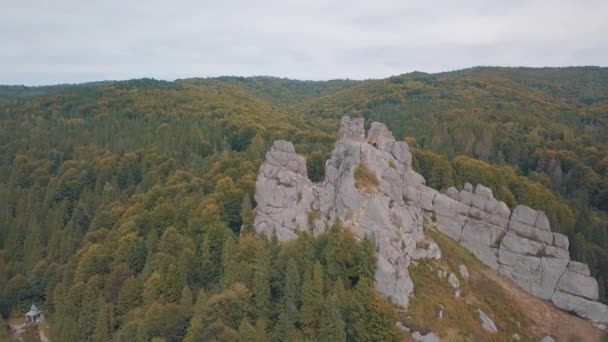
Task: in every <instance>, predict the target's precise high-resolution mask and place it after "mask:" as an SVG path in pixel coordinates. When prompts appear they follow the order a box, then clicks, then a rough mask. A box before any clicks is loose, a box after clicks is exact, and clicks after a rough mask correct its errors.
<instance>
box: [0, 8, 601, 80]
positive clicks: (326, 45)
mask: <svg viewBox="0 0 608 342" xmlns="http://www.w3.org/2000/svg"><path fill="white" fill-rule="evenodd" d="M2 7H3V8H2V11H1V12H0V42H1V43H2V51H1V52H0V83H1V84H16V83H24V84H49V83H63V82H84V81H94V80H101V79H128V78H134V77H156V78H161V79H170V80H172V79H175V78H183V77H194V76H217V75H243V76H251V75H274V76H281V77H292V78H300V79H331V78H346V77H348V78H379V77H386V76H389V75H392V74H400V73H404V72H410V71H414V70H420V71H427V72H436V71H444V70H452V69H457V68H464V67H470V66H476V65H505V66H518V65H522V66H566V65H602V66H606V61H608V39H606V37H607V36H608V20H606V19H605V18H608V2H606V1H603V0H579V1H565V0H564V1H559V0H554V1H548V0H539V1H497V0H496V1H482V0H463V1H458V2H456V1H434V2H433V1H397V0H396V1H381V0H376V1H354V0H351V1H346V0H339V1H321V0H309V1H301V0H296V1H279V0H272V1H263V2H254V1H242V0H228V1H207V0H191V1H171V2H170V1H159V0H150V1H118V0H105V1H99V2H89V1H70V0H55V1H52V2H51V1H43V0H39V1H32V0H22V1H12V2H9V3H7V4H3V6H2Z"/></svg>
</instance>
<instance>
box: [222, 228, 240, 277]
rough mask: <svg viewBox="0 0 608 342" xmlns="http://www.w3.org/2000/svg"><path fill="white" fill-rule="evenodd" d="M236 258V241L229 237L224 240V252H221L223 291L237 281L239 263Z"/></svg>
mask: <svg viewBox="0 0 608 342" xmlns="http://www.w3.org/2000/svg"><path fill="white" fill-rule="evenodd" d="M237 257H238V255H237V247H236V241H235V240H234V238H233V237H229V238H228V239H226V242H224V250H223V252H222V261H223V265H222V266H223V272H222V274H223V276H222V286H223V288H225V289H226V288H229V287H230V285H232V284H233V283H235V282H236V281H238V280H239V274H238V273H239V263H238V260H237Z"/></svg>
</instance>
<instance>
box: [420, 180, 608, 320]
mask: <svg viewBox="0 0 608 342" xmlns="http://www.w3.org/2000/svg"><path fill="white" fill-rule="evenodd" d="M426 191H430V190H426ZM432 202H433V206H432V209H431V210H427V213H426V215H428V216H431V217H432V218H433V219H434V220H435V221H436V226H437V228H438V229H439V230H440V231H441V232H443V233H444V234H446V235H448V236H450V237H451V238H453V239H455V240H457V241H459V242H460V243H461V244H462V246H464V247H465V248H466V249H468V250H469V251H470V252H471V253H472V254H474V255H475V256H476V257H477V258H478V259H479V260H481V261H482V262H483V263H484V264H486V265H487V266H489V267H490V268H492V269H494V270H497V271H499V272H500V273H502V274H504V275H506V276H507V277H509V278H511V279H512V280H513V281H515V282H516V283H517V284H518V285H519V286H520V287H521V288H522V289H524V290H525V291H527V292H528V293H530V294H532V295H534V296H536V297H539V298H542V299H546V300H551V301H552V302H553V304H554V305H555V306H557V307H559V308H561V309H564V310H566V311H570V312H574V313H576V314H577V315H579V316H581V317H584V318H587V319H590V320H592V321H595V322H598V323H605V322H606V321H608V306H606V305H604V304H602V303H598V302H595V300H597V298H598V287H597V281H596V280H595V279H594V278H592V277H591V276H590V273H589V268H588V267H587V265H585V264H582V263H579V262H576V261H571V260H570V255H569V253H568V246H569V242H568V238H567V237H566V236H564V235H562V234H559V233H553V232H551V225H550V223H549V220H548V218H547V216H546V215H545V213H544V212H542V211H537V210H534V209H532V208H530V207H527V206H525V205H518V206H517V207H516V208H515V209H514V210H513V213H512V214H511V213H510V211H509V208H508V207H507V206H506V205H505V203H503V202H500V201H497V200H496V199H495V198H494V196H493V194H492V191H491V190H490V189H488V188H486V187H484V186H482V185H477V186H476V187H475V190H474V191H473V186H472V185H471V184H468V183H467V184H465V186H464V188H463V189H462V190H461V191H458V189H456V188H454V187H452V188H449V189H447V190H446V193H445V194H441V193H436V194H435V195H434V197H433V201H432Z"/></svg>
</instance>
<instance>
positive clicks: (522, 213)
mask: <svg viewBox="0 0 608 342" xmlns="http://www.w3.org/2000/svg"><path fill="white" fill-rule="evenodd" d="M536 215H537V213H536V210H534V209H532V208H530V207H528V206H527V205H522V204H520V205H518V206H517V207H515V209H514V210H513V214H512V215H511V220H512V221H517V222H521V223H524V224H527V225H528V226H534V224H535V223H536Z"/></svg>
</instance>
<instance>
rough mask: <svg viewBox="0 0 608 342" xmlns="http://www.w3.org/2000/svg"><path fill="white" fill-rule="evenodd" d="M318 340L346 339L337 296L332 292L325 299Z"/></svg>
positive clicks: (330, 341)
mask: <svg viewBox="0 0 608 342" xmlns="http://www.w3.org/2000/svg"><path fill="white" fill-rule="evenodd" d="M319 340H320V341H327V342H334V341H336V342H340V341H346V330H345V323H344V320H343V319H342V312H341V311H340V306H339V303H338V297H337V296H336V295H335V294H332V295H331V296H329V298H327V300H326V301H325V305H324V306H323V313H322V314H321V327H320V329H319Z"/></svg>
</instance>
